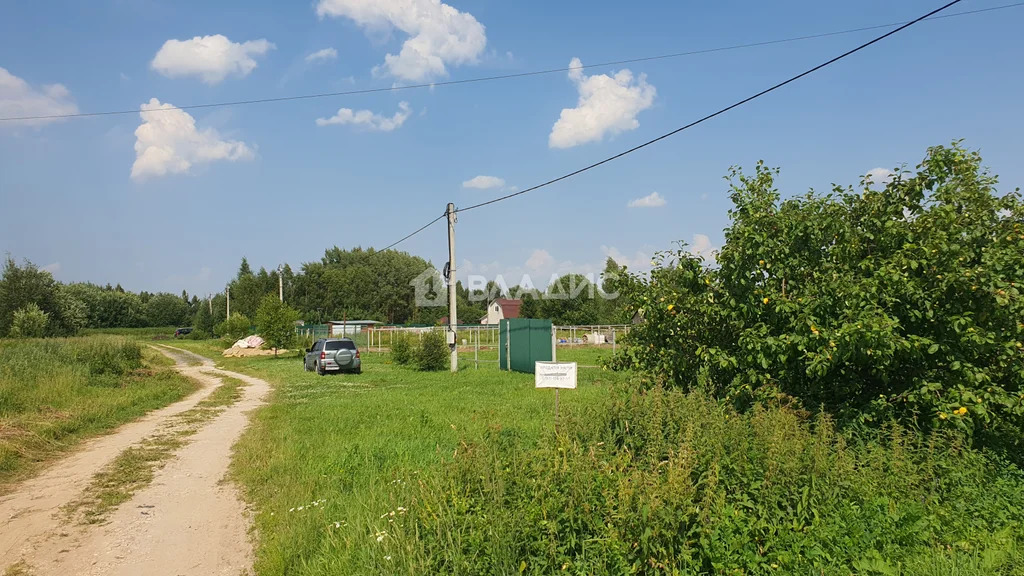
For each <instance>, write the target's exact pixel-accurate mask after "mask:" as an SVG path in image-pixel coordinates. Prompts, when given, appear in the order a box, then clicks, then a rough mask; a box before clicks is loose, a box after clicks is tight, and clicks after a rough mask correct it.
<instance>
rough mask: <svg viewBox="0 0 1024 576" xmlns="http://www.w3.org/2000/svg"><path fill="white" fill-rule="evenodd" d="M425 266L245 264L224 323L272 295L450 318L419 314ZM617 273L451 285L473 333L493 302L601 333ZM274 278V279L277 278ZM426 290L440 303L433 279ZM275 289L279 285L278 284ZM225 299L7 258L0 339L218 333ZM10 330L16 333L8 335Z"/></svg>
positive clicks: (362, 256)
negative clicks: (68, 278)
mask: <svg viewBox="0 0 1024 576" xmlns="http://www.w3.org/2000/svg"><path fill="white" fill-rule="evenodd" d="M432 269H433V265H432V264H431V263H430V262H428V261H427V260H424V259H423V258H420V257H418V256H413V255H411V254H408V253H406V252H398V251H394V250H387V251H383V252H381V251H376V250H374V249H373V248H369V249H363V248H359V247H357V248H353V249H351V250H346V249H341V248H338V247H336V246H335V247H333V248H330V249H328V250H326V251H325V252H324V256H323V258H321V259H320V260H319V261H314V262H306V263H304V264H302V266H301V267H300V269H299V271H298V272H295V271H293V270H292V268H291V266H289V265H287V264H285V265H283V266H282V267H281V269H280V272H278V270H270V271H268V270H266V269H265V268H260V269H259V270H258V271H255V272H254V271H253V270H252V268H251V266H250V265H249V261H248V260H247V259H246V258H242V262H241V264H240V266H239V268H238V272H237V273H236V274H235V277H234V278H233V279H232V280H231V281H230V282H229V283H228V286H227V288H228V289H229V290H230V295H231V312H232V315H234V314H236V313H237V314H238V315H239V318H236V319H235V324H237V325H238V326H237V327H236V328H238V330H236V331H242V330H241V325H242V324H244V323H245V322H246V321H248V320H250V319H255V318H256V317H257V311H258V309H259V308H260V305H261V304H262V303H263V301H264V299H265V297H267V296H269V295H274V296H277V295H278V289H279V286H280V287H281V288H283V292H284V301H285V303H286V304H288V306H289V307H290V308H292V309H294V310H295V311H296V312H297V313H298V317H299V318H300V319H302V320H304V321H305V322H308V323H323V322H327V321H329V320H340V319H343V318H348V319H359V320H377V321H380V322H385V323H389V324H437V323H438V322H439V321H441V320H442V319H444V318H445V317H446V316H447V315H448V308H447V306H446V305H442V306H420V305H418V304H417V302H416V292H415V286H414V281H415V280H416V279H417V278H419V277H421V275H422V274H423V273H424V272H425V271H427V270H432ZM622 272H624V268H620V267H619V266H618V265H617V264H616V263H615V262H614V261H613V260H612V259H611V258H609V259H608V262H607V264H606V267H605V271H604V274H603V275H602V280H597V279H594V278H593V276H591V279H593V280H594V281H593V282H592V281H591V279H588V278H587V277H585V276H581V275H579V274H567V275H565V276H562V277H561V278H558V279H557V280H556V281H554V282H552V283H551V285H550V286H548V287H547V288H546V290H545V291H541V290H538V289H535V288H530V287H521V286H512V287H511V288H507V289H502V288H501V287H499V286H498V285H497V284H495V283H494V282H490V283H488V285H487V286H486V287H485V288H484V289H482V290H473V291H471V290H469V289H468V288H466V287H465V286H464V285H463V283H462V282H457V283H456V296H457V301H458V317H459V320H460V323H463V324H475V323H477V322H479V321H480V319H481V318H482V317H483V316H485V315H486V313H487V304H488V303H489V302H490V301H493V300H494V299H495V298H519V299H522V300H523V305H522V308H521V315H522V316H523V317H526V318H551V319H553V320H554V321H555V322H556V323H559V324H598V323H601V324H606V323H619V322H624V321H626V320H627V319H626V318H624V317H623V316H622V314H623V311H622V308H621V307H620V306H619V305H618V300H617V299H608V298H607V297H605V296H604V294H606V293H610V292H611V290H610V284H609V281H610V279H613V278H614V277H616V276H617V275H619V274H621V273H622ZM279 276H280V278H279ZM430 281H433V282H435V283H436V285H435V286H434V290H436V291H438V292H439V293H440V294H441V301H443V302H446V301H447V298H446V297H445V296H444V294H445V290H446V289H445V287H444V286H443V283H442V282H441V281H440V279H439V278H434V279H433V280H428V282H430ZM279 282H280V284H279ZM226 312H227V301H226V297H225V294H224V293H220V294H217V295H216V296H213V297H212V298H202V299H201V298H199V297H198V296H196V295H191V296H190V295H189V294H188V292H186V291H182V292H181V294H171V293H167V292H157V293H150V292H146V291H142V292H138V293H136V292H130V291H128V290H125V289H124V288H122V287H121V285H120V284H118V285H116V286H111V285H109V284H107V285H106V286H99V285H96V284H92V283H86V282H76V283H69V284H64V283H61V282H58V281H56V280H55V279H54V278H53V276H52V275H51V274H50V273H49V272H47V271H45V270H42V269H40V268H38V267H37V266H36V265H34V264H32V263H31V262H28V261H25V262H23V263H22V264H21V265H19V264H18V263H17V262H15V260H14V259H13V258H12V257H8V258H7V260H6V262H5V265H4V270H3V276H2V278H0V337H5V336H11V335H39V336H68V335H73V334H75V333H76V332H78V331H79V330H81V329H83V328H146V327H160V326H186V325H191V326H194V327H195V328H196V330H197V331H199V332H200V333H202V334H207V335H208V334H215V333H219V332H220V330H218V327H219V326H220V325H221V324H222V323H223V322H225V320H226V319H227V318H226ZM16 326H17V327H16Z"/></svg>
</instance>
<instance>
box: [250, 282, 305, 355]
mask: <svg viewBox="0 0 1024 576" xmlns="http://www.w3.org/2000/svg"><path fill="white" fill-rule="evenodd" d="M298 319H299V313H298V312H296V311H295V310H293V309H292V308H291V307H289V306H288V305H286V304H285V303H284V302H281V300H280V299H279V297H278V296H275V295H273V294H268V295H266V296H264V297H263V301H262V302H260V307H259V308H258V309H257V310H256V329H257V330H258V331H259V334H260V336H261V337H262V338H263V340H264V341H266V344H267V346H269V347H271V348H273V349H274V353H275V355H276V353H277V349H278V348H286V347H288V346H291V345H292V342H294V341H295V321H296V320H298Z"/></svg>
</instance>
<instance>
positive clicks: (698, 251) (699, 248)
mask: <svg viewBox="0 0 1024 576" xmlns="http://www.w3.org/2000/svg"><path fill="white" fill-rule="evenodd" d="M717 250H718V248H716V247H715V246H713V245H712V244H711V238H710V237H709V236H708V235H707V234H694V235H693V242H691V243H690V254H693V255H694V256H703V257H704V259H705V260H709V261H712V262H713V261H714V260H715V252H716V251H717Z"/></svg>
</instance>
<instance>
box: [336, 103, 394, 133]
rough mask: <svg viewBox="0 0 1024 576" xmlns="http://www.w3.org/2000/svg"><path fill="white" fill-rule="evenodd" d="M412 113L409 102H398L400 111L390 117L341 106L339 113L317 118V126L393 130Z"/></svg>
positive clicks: (380, 130) (381, 130)
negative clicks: (335, 125)
mask: <svg viewBox="0 0 1024 576" xmlns="http://www.w3.org/2000/svg"><path fill="white" fill-rule="evenodd" d="M411 113H412V109H411V108H409V103H408V102H399V103H398V112H395V115H394V116H391V117H390V118H389V117H387V116H382V115H380V114H376V113H374V112H370V111H369V110H352V109H351V108H339V109H338V113H337V114H335V115H334V116H331V117H330V118H317V119H316V125H317V126H330V125H331V124H351V125H353V126H360V127H362V128H366V129H367V130H376V131H378V132H391V131H392V130H394V129H396V128H400V127H401V126H402V124H405V121H406V119H407V118H409V115H410V114H411Z"/></svg>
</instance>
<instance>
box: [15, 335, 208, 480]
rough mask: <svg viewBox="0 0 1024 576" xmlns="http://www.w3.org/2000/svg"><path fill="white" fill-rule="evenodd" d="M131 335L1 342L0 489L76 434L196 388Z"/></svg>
mask: <svg viewBox="0 0 1024 576" xmlns="http://www.w3.org/2000/svg"><path fill="white" fill-rule="evenodd" d="M165 366H166V361H165V360H164V359H163V356H162V355H160V354H159V353H157V352H155V351H152V350H148V349H144V348H143V346H142V345H141V344H139V343H138V342H136V341H134V340H129V339H125V338H122V337H116V336H102V335H94V336H88V337H79V338H66V339H65V338H50V339H27V340H0V491H3V490H4V489H5V488H6V487H8V486H9V485H10V483H11V482H13V481H16V480H18V479H21V478H24V477H25V476H27V475H28V474H29V473H30V472H32V471H34V470H36V469H38V467H39V466H40V465H41V464H43V463H45V462H47V461H49V460H51V459H53V458H55V457H57V456H60V455H62V454H66V453H67V452H69V451H70V450H72V449H73V448H74V447H75V445H76V444H77V443H78V442H80V441H81V440H83V439H85V438H88V437H91V436H96V435H99V434H103V433H105V432H109V431H110V430H112V429H114V428H116V427H117V426H119V425H121V424H123V423H125V422H129V421H131V420H134V419H136V418H138V417H139V416H142V415H143V414H145V413H146V412H148V411H150V410H153V409H155V408H160V407H162V406H165V405H167V404H169V403H171V402H174V401H176V400H179V399H181V398H183V397H184V396H186V395H187V394H189V393H190V392H192V391H194V390H195V389H196V385H195V384H194V383H193V382H191V381H189V380H188V379H186V378H184V377H182V376H180V375H178V374H177V373H175V372H173V371H172V370H169V369H167V368H166V367H165Z"/></svg>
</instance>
